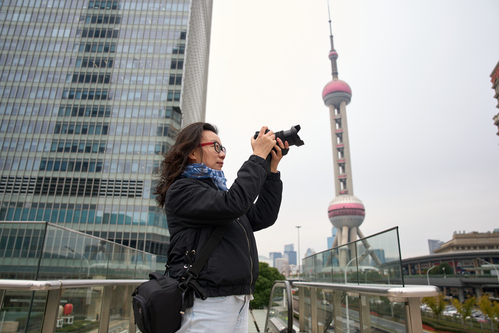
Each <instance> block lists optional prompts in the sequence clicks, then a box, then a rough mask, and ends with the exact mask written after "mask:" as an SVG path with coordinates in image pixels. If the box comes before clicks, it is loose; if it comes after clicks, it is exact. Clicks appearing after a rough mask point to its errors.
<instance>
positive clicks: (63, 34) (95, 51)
mask: <svg viewBox="0 0 499 333" xmlns="http://www.w3.org/2000/svg"><path fill="white" fill-rule="evenodd" d="M211 12H212V0H195V1H190V0H175V1H172V0H161V1H160V0H156V1H153V0H144V1H128V0H125V1H124V0H112V1H88V0H60V1H57V0H54V1H51V0H4V1H1V0H0V24H1V30H0V73H1V80H0V98H1V100H0V175H1V179H0V202H1V207H0V221H2V220H3V221H47V222H52V223H56V224H58V225H61V226H63V227H67V228H71V229H75V230H78V231H82V232H84V233H87V234H90V235H93V236H97V237H100V238H104V239H108V240H111V241H114V242H117V243H119V244H123V245H126V246H130V247H133V248H137V249H139V250H142V251H146V252H150V253H154V254H160V255H165V254H166V249H167V245H168V243H169V233H168V229H167V224H166V217H165V215H164V212H163V210H162V209H160V208H158V207H157V206H156V204H155V202H154V199H153V195H152V191H153V188H154V182H155V175H154V174H155V171H156V170H157V168H158V166H159V163H160V162H161V160H162V156H161V154H162V153H164V152H166V151H167V150H168V148H169V146H170V145H171V144H172V143H173V138H174V136H175V134H176V133H178V131H179V130H180V128H181V127H182V126H185V125H186V124H189V123H192V122H195V121H203V120H204V116H205V104H206V83H207V73H208V55H209V44H210V33H211Z"/></svg>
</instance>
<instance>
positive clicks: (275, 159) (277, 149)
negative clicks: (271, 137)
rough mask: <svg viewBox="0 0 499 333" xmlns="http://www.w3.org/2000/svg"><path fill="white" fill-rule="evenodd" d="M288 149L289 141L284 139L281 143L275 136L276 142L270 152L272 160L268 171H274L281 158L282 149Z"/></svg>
mask: <svg viewBox="0 0 499 333" xmlns="http://www.w3.org/2000/svg"><path fill="white" fill-rule="evenodd" d="M283 149H289V143H288V142H287V141H286V142H284V143H282V140H281V139H280V138H277V144H276V145H275V146H274V149H272V151H271V152H270V153H271V154H272V160H271V161H270V171H271V172H274V173H276V172H277V166H278V165H279V162H280V161H281V160H282V156H283V155H282V150H283Z"/></svg>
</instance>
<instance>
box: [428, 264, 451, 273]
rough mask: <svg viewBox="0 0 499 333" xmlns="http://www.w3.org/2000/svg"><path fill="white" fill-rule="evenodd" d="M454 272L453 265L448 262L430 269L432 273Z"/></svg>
mask: <svg viewBox="0 0 499 333" xmlns="http://www.w3.org/2000/svg"><path fill="white" fill-rule="evenodd" d="M444 274H454V270H453V269H452V266H451V265H449V263H447V262H442V263H440V265H438V266H437V267H436V268H434V269H432V270H431V271H430V275H444Z"/></svg>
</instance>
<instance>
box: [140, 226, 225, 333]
mask: <svg viewBox="0 0 499 333" xmlns="http://www.w3.org/2000/svg"><path fill="white" fill-rule="evenodd" d="M225 229H226V227H225V226H223V227H217V228H216V229H215V231H214V232H213V233H212V234H211V237H210V238H209V239H208V241H207V242H206V244H205V245H204V247H203V249H202V250H201V252H200V253H199V255H198V256H197V258H196V260H195V261H194V263H193V265H192V266H191V267H190V268H189V269H188V270H187V275H188V276H187V279H186V280H185V281H181V282H179V281H177V280H175V279H173V278H171V277H169V276H168V275H162V274H160V273H157V272H152V273H150V274H149V278H150V280H149V281H147V282H144V283H142V284H141V285H140V286H138V287H137V288H136V289H135V291H134V292H133V294H132V296H133V298H132V305H133V316H134V319H135V324H136V325H137V327H138V328H139V329H140V331H142V332H143V333H157V332H162V333H163V332H164V333H174V332H176V331H177V330H178V329H179V328H180V324H181V322H182V314H183V313H184V312H185V310H186V309H187V308H190V307H192V305H193V304H194V293H197V294H198V296H200V297H201V298H202V299H206V297H207V296H206V293H205V292H204V290H203V288H201V287H200V286H199V284H198V283H197V281H196V279H197V277H198V275H199V273H200V272H201V269H202V268H203V266H204V264H205V263H206V261H207V260H208V258H209V257H210V256H211V254H212V253H213V251H214V250H215V248H216V247H217V245H218V243H219V242H220V240H221V239H222V237H223V234H224V233H225Z"/></svg>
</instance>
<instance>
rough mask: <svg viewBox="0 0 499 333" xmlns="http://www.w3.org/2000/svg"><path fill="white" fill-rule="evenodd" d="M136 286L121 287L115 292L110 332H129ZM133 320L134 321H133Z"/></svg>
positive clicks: (112, 301)
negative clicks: (133, 294)
mask: <svg viewBox="0 0 499 333" xmlns="http://www.w3.org/2000/svg"><path fill="white" fill-rule="evenodd" d="M134 289H135V286H119V287H117V288H116V289H114V290H113V295H112V300H111V309H110V316H109V332H116V333H120V332H128V328H129V325H130V316H132V317H133V312H132V306H131V305H132V296H131V295H132V293H133V290H134ZM132 320H133V319H132Z"/></svg>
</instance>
